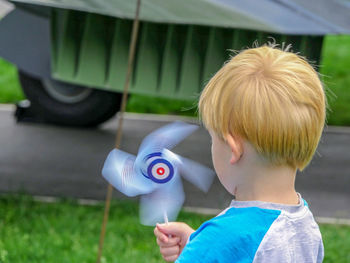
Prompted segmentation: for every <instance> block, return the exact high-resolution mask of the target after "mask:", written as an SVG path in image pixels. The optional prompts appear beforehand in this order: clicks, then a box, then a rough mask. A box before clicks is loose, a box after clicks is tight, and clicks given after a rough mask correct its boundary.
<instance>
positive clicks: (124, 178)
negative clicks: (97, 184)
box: [102, 149, 154, 196]
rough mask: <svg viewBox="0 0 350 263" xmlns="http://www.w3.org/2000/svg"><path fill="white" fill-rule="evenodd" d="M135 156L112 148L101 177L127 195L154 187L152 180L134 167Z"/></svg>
mask: <svg viewBox="0 0 350 263" xmlns="http://www.w3.org/2000/svg"><path fill="white" fill-rule="evenodd" d="M135 158H136V157H135V156H134V155H132V154H129V153H126V152H123V151H121V150H118V149H114V150H112V151H111V152H110V153H109V155H108V157H107V159H106V161H105V163H104V166H103V169H102V175H103V177H104V178H105V179H106V180H107V181H108V182H109V183H110V184H111V185H113V187H115V188H116V189H117V190H119V191H120V192H122V193H123V194H125V195H127V196H136V195H140V194H147V193H149V192H151V191H152V190H153V189H154V184H153V183H152V181H150V180H149V179H148V178H145V177H144V176H143V175H142V174H141V173H139V172H137V169H134V163H135Z"/></svg>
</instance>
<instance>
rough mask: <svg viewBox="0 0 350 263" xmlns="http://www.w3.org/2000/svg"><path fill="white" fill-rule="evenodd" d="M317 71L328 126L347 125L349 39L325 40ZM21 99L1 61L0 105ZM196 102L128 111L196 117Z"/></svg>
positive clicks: (149, 104) (160, 101) (136, 105)
mask: <svg viewBox="0 0 350 263" xmlns="http://www.w3.org/2000/svg"><path fill="white" fill-rule="evenodd" d="M322 57H323V61H322V64H321V67H320V72H321V74H322V75H323V76H324V77H323V80H324V82H325V84H326V87H327V90H328V91H327V93H328V99H329V104H330V111H329V115H328V124H329V125H344V126H350V90H349V89H350V72H349V68H350V36H328V37H326V38H325V42H324V47H323V53H322ZM21 99H23V94H22V92H21V90H20V85H19V82H18V78H17V73H16V69H15V68H14V67H13V66H12V65H11V64H10V63H8V62H6V61H4V60H1V59H0V103H14V102H16V101H19V100H21ZM195 105H196V102H195V101H181V100H173V99H164V98H150V97H147V96H140V95H133V96H131V97H130V99H129V102H128V105H127V111H129V112H142V113H157V114H178V115H195V114H196V106H195Z"/></svg>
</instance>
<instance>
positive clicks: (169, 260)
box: [163, 255, 179, 262]
mask: <svg viewBox="0 0 350 263" xmlns="http://www.w3.org/2000/svg"><path fill="white" fill-rule="evenodd" d="M178 257H179V255H172V256H167V257H165V256H163V258H164V260H165V261H167V262H173V261H175V260H176V259H177V258H178Z"/></svg>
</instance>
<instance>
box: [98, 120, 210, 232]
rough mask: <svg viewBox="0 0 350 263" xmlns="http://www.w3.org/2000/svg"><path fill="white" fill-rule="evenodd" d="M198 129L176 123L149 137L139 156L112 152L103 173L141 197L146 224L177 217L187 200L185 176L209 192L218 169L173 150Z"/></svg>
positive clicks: (112, 181)
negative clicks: (213, 169) (183, 185)
mask: <svg viewBox="0 0 350 263" xmlns="http://www.w3.org/2000/svg"><path fill="white" fill-rule="evenodd" d="M197 128H198V126H197V125H192V124H187V123H183V122H174V123H171V124H168V125H166V126H163V127H161V128H160V129H158V130H155V131H154V132H152V133H150V134H149V135H148V136H146V137H145V138H144V140H143V141H142V143H141V145H140V148H139V150H138V154H137V156H134V155H132V154H129V153H126V152H124V151H121V150H119V149H114V150H112V151H111V152H110V153H109V155H108V157H107V159H106V161H105V163H104V167H103V170H102V175H103V177H104V178H105V179H106V180H107V181H108V182H109V183H110V184H111V185H113V187H115V188H116V189H117V190H119V191H120V192H122V193H123V194H125V195H127V196H130V197H132V196H138V195H140V196H141V198H140V220H141V223H142V224H144V225H155V224H156V223H159V222H163V220H164V221H167V218H169V220H171V221H173V220H175V219H176V217H177V215H178V212H179V210H180V209H181V206H182V204H183V202H184V200H185V194H184V191H183V187H182V182H181V176H182V177H183V178H185V179H186V180H188V181H189V182H191V183H192V184H194V185H195V186H197V187H198V188H199V189H201V190H202V191H205V192H206V191H208V189H209V187H210V185H211V183H212V181H213V178H214V172H213V171H212V170H211V169H209V168H207V167H205V166H203V165H201V164H199V163H197V162H194V161H192V160H190V159H187V158H184V157H182V156H180V155H177V154H175V153H173V152H171V151H170V150H171V149H172V148H174V147H175V146H176V145H177V144H178V143H179V142H181V141H182V140H184V139H185V138H186V137H187V136H189V135H190V134H191V133H193V132H194V131H195V130H196V129H197ZM180 175H181V176H180Z"/></svg>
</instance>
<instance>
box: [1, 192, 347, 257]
mask: <svg viewBox="0 0 350 263" xmlns="http://www.w3.org/2000/svg"><path fill="white" fill-rule="evenodd" d="M102 214H103V205H97V206H81V205H78V204H77V203H76V202H75V201H72V200H61V201H59V202H58V203H39V202H36V201H34V200H33V199H32V198H31V197H30V196H27V195H16V196H14V195H12V196H2V197H0V262H1V263H12V262H16V263H22V262H23V263H24V262H25V263H27V262H31V263H36V262H50V263H56V262H57V263H66V262H67V263H74V262H77V263H78V262H79V263H84V262H95V260H96V255H97V247H98V241H99V234H100V227H101V221H102ZM137 215H138V211H137V205H136V204H135V203H132V202H126V201H123V202H121V201H113V202H112V206H111V213H110V218H109V223H108V227H107V234H106V239H105V246H104V254H103V260H102V262H115V263H117V262H128V263H129V262H130V263H133V262H164V261H163V260H162V259H161V256H160V254H159V250H158V247H157V245H156V242H155V238H154V236H153V228H152V227H145V226H142V225H140V224H139V222H138V217H137ZM209 218H210V217H208V216H201V215H196V214H191V213H185V212H182V213H181V214H180V216H179V219H178V220H179V221H184V222H187V223H188V224H189V225H191V226H192V227H194V228H197V227H199V226H200V224H201V223H202V222H203V221H205V220H208V219H209ZM321 232H322V234H323V239H324V244H325V250H326V252H325V253H326V256H325V261H324V262H326V263H327V262H337V263H345V262H350V253H348V252H349V247H350V227H349V226H332V225H321Z"/></svg>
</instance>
